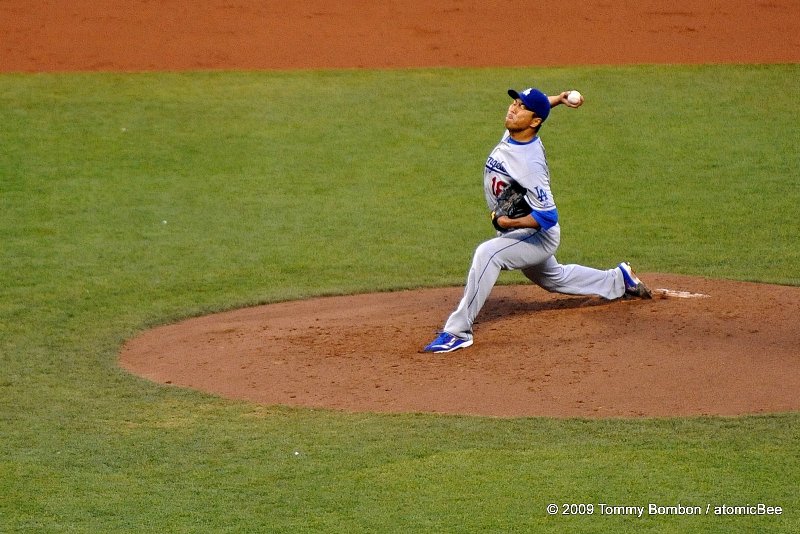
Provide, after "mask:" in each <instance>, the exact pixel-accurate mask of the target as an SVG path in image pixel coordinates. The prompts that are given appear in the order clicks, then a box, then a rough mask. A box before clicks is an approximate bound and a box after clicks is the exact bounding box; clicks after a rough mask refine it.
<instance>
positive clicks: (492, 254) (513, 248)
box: [423, 88, 652, 353]
mask: <svg viewBox="0 0 800 534" xmlns="http://www.w3.org/2000/svg"><path fill="white" fill-rule="evenodd" d="M508 94H509V96H510V97H511V98H512V102H511V105H510V106H509V107H508V113H507V114H506V117H505V127H506V131H505V133H504V134H503V137H502V139H501V140H500V142H499V143H498V144H497V146H495V148H494V149H493V150H492V152H491V154H489V157H488V159H487V160H486V166H485V168H484V172H483V189H484V194H485V196H486V203H487V205H488V207H489V210H490V211H491V212H492V223H493V224H494V226H495V228H496V229H497V236H496V237H494V238H493V239H490V240H488V241H485V242H484V243H481V244H480V245H479V246H478V248H477V249H476V250H475V254H474V255H473V258H472V266H471V267H470V270H469V273H468V274H467V283H466V286H465V288H464V296H463V298H462V299H461V302H460V303H459V304H458V307H457V308H456V310H455V311H454V312H453V313H452V314H451V315H450V317H449V318H448V319H447V322H446V323H445V325H444V329H443V331H442V332H441V333H439V335H438V336H437V337H436V339H434V340H433V341H432V342H430V343H429V344H428V345H426V346H425V348H424V349H423V352H434V353H440V352H452V351H454V350H457V349H463V348H466V347H469V346H470V345H472V342H473V334H472V325H473V323H474V322H475V318H476V317H477V315H478V312H479V311H480V309H481V308H482V307H483V304H484V303H485V302H486V299H487V298H488V296H489V293H490V292H491V290H492V288H493V287H494V284H495V282H496V281H497V278H498V277H499V276H500V271H502V270H513V269H519V270H521V271H522V272H523V273H524V274H525V276H526V277H527V278H528V279H530V280H531V281H532V282H534V283H535V284H538V285H539V286H541V287H543V288H544V289H546V290H548V291H551V292H558V293H566V294H570V295H599V296H601V297H603V298H606V299H617V298H620V297H622V296H624V295H630V296H634V297H639V298H652V296H651V293H650V290H649V289H648V288H647V286H646V285H645V284H644V283H643V282H642V281H641V280H639V278H637V277H636V275H635V274H634V272H633V270H632V269H631V266H630V264H628V263H627V262H622V263H620V264H619V265H617V266H616V267H614V268H612V269H608V270H599V269H594V268H591V267H584V266H582V265H561V264H560V263H558V261H557V260H556V258H555V256H554V254H555V252H556V250H557V249H558V245H559V241H560V235H561V228H560V226H559V220H558V210H557V209H556V202H555V199H554V198H553V192H552V191H551V189H550V171H549V168H548V165H547V159H546V157H545V151H544V146H543V145H542V140H541V139H540V138H539V130H540V129H541V127H542V124H543V123H544V122H545V121H546V120H547V118H548V116H549V115H550V110H551V108H553V107H555V106H557V105H559V104H564V105H566V106H568V107H572V108H577V107H579V106H581V105H582V104H583V97H582V96H581V97H579V99H578V100H577V101H575V100H573V101H572V102H570V101H569V100H568V95H569V91H565V92H562V93H560V94H558V95H553V96H547V95H545V94H544V93H543V92H541V91H539V90H538V89H534V88H530V89H526V90H524V91H522V92H517V91H515V90H513V89H510V90H509V91H508ZM512 188H513V190H515V191H517V192H518V198H517V199H516V201H515V202H516V204H515V206H516V207H517V208H520V207H521V208H522V210H521V211H520V210H519V209H516V210H509V209H507V206H508V204H507V200H506V198H505V197H507V195H505V194H504V191H505V192H506V193H507V194H509V193H512V192H513V190H512ZM507 189H508V191H506V190H507ZM520 199H521V200H520ZM501 204H502V205H501ZM512 211H513V212H514V213H511V212H512ZM520 213H524V215H520Z"/></svg>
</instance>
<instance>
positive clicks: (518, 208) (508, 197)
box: [492, 182, 533, 232]
mask: <svg viewBox="0 0 800 534" xmlns="http://www.w3.org/2000/svg"><path fill="white" fill-rule="evenodd" d="M525 192H526V190H525V188H524V187H522V186H521V185H519V184H518V183H516V182H511V183H510V184H509V185H507V186H506V188H505V189H503V192H502V193H500V196H498V197H497V207H495V208H494V211H493V212H492V225H494V227H495V228H496V229H497V231H499V232H507V231H508V228H503V227H501V226H500V225H499V224H497V219H499V218H500V217H502V216H503V215H505V216H506V217H509V218H511V219H519V218H520V217H525V216H526V215H529V214H530V213H531V211H533V210H532V209H531V207H530V205H529V204H528V201H527V200H525Z"/></svg>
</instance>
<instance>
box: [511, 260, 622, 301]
mask: <svg viewBox="0 0 800 534" xmlns="http://www.w3.org/2000/svg"><path fill="white" fill-rule="evenodd" d="M522 272H523V274H525V276H526V277H528V279H529V280H530V281H532V282H533V283H535V284H537V285H539V286H541V287H543V288H544V289H546V290H548V291H552V292H555V293H566V294H568V295H599V296H601V297H603V298H606V299H609V300H611V299H617V298H619V297H621V296H622V295H624V294H625V280H624V278H623V275H622V271H621V270H620V269H619V268H617V267H614V268H613V269H607V270H601V269H594V268H592V267H585V266H583V265H574V264H573V265H561V264H560V263H558V260H556V258H555V256H551V257H549V258H547V260H545V261H544V262H543V263H541V264H540V265H536V266H533V267H528V268H525V269H522Z"/></svg>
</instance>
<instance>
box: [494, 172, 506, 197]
mask: <svg viewBox="0 0 800 534" xmlns="http://www.w3.org/2000/svg"><path fill="white" fill-rule="evenodd" d="M506 186H508V184H507V183H505V182H504V181H503V180H498V179H497V176H492V193H494V196H496V197H499V196H500V193H502V192H503V189H505V188H506Z"/></svg>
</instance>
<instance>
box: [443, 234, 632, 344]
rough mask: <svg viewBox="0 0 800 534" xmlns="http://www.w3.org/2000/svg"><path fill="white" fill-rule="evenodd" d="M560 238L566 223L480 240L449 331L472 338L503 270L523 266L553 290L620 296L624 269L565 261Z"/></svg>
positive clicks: (533, 278) (536, 280)
mask: <svg viewBox="0 0 800 534" xmlns="http://www.w3.org/2000/svg"><path fill="white" fill-rule="evenodd" d="M560 241H561V227H560V226H559V225H555V226H553V227H552V228H550V229H548V230H546V231H543V232H540V231H538V230H535V229H532V228H524V229H519V230H514V231H511V232H507V233H505V234H502V235H500V236H498V237H495V238H493V239H490V240H488V241H485V242H483V243H481V244H480V245H478V248H477V249H475V254H474V255H473V257H472V266H471V267H470V270H469V273H467V283H466V286H465V288H464V296H463V297H462V299H461V302H460V303H459V304H458V308H456V310H455V311H454V312H453V313H452V314H451V315H450V317H449V318H448V319H447V323H445V326H444V331H445V332H449V333H450V334H453V335H455V336H459V337H461V338H464V339H472V325H473V323H474V322H475V318H476V317H477V316H478V312H480V310H481V308H482V307H483V305H484V303H485V302H486V299H487V298H488V297H489V293H491V291H492V288H493V287H494V284H495V283H496V282H497V278H498V277H499V276H500V271H504V270H505V271H511V270H521V271H522V273H523V274H524V275H525V276H526V277H528V279H529V280H531V281H532V282H533V283H535V284H537V285H539V286H541V287H542V288H544V289H546V290H547V291H550V292H556V293H566V294H569V295H599V296H600V297H603V298H606V299H616V298H619V297H621V296H622V295H624V294H625V280H624V279H623V277H622V271H620V270H619V269H618V268H616V267H614V268H612V269H608V270H600V269H593V268H591V267H584V266H583V265H561V264H559V263H558V260H556V258H555V256H554V254H555V252H556V249H558V245H559V243H560Z"/></svg>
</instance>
